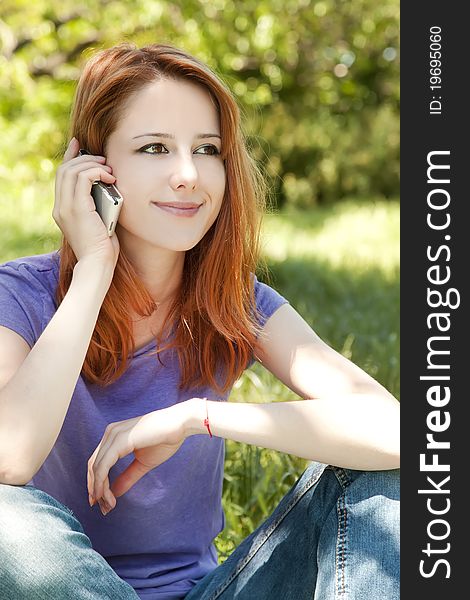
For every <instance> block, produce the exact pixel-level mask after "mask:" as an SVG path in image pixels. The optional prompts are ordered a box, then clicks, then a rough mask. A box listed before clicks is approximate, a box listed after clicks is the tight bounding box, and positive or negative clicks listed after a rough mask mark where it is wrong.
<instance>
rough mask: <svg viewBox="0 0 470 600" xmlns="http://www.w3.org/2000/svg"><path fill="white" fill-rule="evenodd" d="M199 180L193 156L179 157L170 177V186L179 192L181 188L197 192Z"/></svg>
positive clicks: (176, 158)
mask: <svg viewBox="0 0 470 600" xmlns="http://www.w3.org/2000/svg"><path fill="white" fill-rule="evenodd" d="M197 180H198V172H197V169H196V165H195V164H194V161H193V158H192V155H191V156H186V155H184V156H181V155H179V156H177V157H175V161H174V164H173V168H172V171H171V175H170V186H171V187H172V189H174V190H177V189H180V188H181V187H182V188H184V189H187V190H195V189H196V185H197Z"/></svg>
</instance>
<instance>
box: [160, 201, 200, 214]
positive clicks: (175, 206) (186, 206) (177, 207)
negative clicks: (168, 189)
mask: <svg viewBox="0 0 470 600" xmlns="http://www.w3.org/2000/svg"><path fill="white" fill-rule="evenodd" d="M152 204H153V206H156V207H157V208H159V209H160V210H164V211H165V212H169V213H171V214H173V215H177V216H179V217H192V216H193V215H195V214H196V213H197V212H198V210H199V208H200V207H201V204H198V203H197V202H152Z"/></svg>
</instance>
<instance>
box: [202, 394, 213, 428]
mask: <svg viewBox="0 0 470 600" xmlns="http://www.w3.org/2000/svg"><path fill="white" fill-rule="evenodd" d="M206 415H207V416H206V418H205V419H204V425H205V426H206V427H207V431H208V432H209V435H210V436H211V437H212V431H211V428H210V425H209V411H208V409H207V398H206Z"/></svg>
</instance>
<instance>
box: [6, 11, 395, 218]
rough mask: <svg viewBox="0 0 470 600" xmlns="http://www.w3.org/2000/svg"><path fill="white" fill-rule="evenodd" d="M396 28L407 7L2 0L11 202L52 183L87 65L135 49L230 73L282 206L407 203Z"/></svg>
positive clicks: (250, 139) (249, 130)
mask: <svg viewBox="0 0 470 600" xmlns="http://www.w3.org/2000/svg"><path fill="white" fill-rule="evenodd" d="M398 23H399V2H398V0H383V2H381V3H379V4H377V3H376V2H374V1H373V0H321V1H316V2H313V1H310V0H269V1H267V0H185V1H184V2H171V1H170V2H165V1H159V0H81V1H80V2H77V1H72V0H60V1H59V0H35V2H27V1H25V0H16V1H15V0H2V4H1V7H0V44H1V45H0V127H1V130H2V134H3V135H2V137H1V139H0V157H1V160H0V194H1V195H2V196H3V195H4V194H5V193H7V194H8V196H9V197H10V198H11V197H14V196H15V195H17V194H21V190H22V189H24V187H25V186H33V185H35V184H37V183H38V182H39V183H40V182H43V183H47V182H50V181H51V180H52V179H53V175H54V170H55V167H56V165H57V162H58V160H59V156H60V155H61V154H62V150H63V147H64V143H65V142H66V140H65V136H66V132H67V121H68V117H69V113H70V105H71V100H72V94H73V90H74V87H75V81H76V79H77V77H78V75H79V72H80V68H81V66H82V64H83V62H84V61H85V60H86V58H87V57H89V56H90V55H91V54H92V53H93V51H95V50H96V49H99V48H102V47H108V46H111V45H114V44H116V43H118V42H120V41H123V40H128V41H132V42H135V43H136V44H138V45H145V44H148V43H153V42H167V43H172V44H175V45H177V46H180V47H182V48H184V49H186V50H188V51H189V52H192V53H194V54H195V55H197V56H199V57H200V58H201V59H202V60H204V61H206V62H207V63H208V64H209V65H210V66H211V67H213V68H214V69H215V70H216V71H217V72H218V73H219V75H220V76H221V77H222V78H223V79H224V80H225V81H226V82H227V83H228V84H229V86H230V87H231V88H232V89H233V91H234V93H235V95H236V96H237V98H238V100H239V101H240V105H241V107H242V110H243V112H244V116H245V126H244V127H245V133H246V134H247V137H248V143H249V146H250V148H251V149H252V151H253V153H254V155H255V156H256V158H257V159H258V160H259V161H260V163H261V165H262V166H263V168H264V169H265V171H266V173H267V174H268V175H269V176H270V177H271V178H272V182H273V190H274V191H275V197H276V202H277V204H278V205H279V206H281V205H283V204H285V203H289V204H291V205H296V206H299V207H306V208H307V207H310V206H313V205H314V204H315V203H322V202H331V201H335V200H338V199H341V198H342V197H344V196H351V195H360V196H363V197H364V196H369V195H374V196H377V195H382V196H384V197H391V196H397V195H398V176H399V170H398V169H399V166H398V165H399V120H398V113H399V78H398V68H399V67H398V37H399V31H398V26H399V25H398ZM12 181H14V184H13V183H12Z"/></svg>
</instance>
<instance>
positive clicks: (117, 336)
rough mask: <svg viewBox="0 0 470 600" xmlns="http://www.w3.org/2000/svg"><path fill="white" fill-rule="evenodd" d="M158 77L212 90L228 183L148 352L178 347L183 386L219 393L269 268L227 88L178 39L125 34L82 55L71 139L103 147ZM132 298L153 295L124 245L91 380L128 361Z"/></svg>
mask: <svg viewBox="0 0 470 600" xmlns="http://www.w3.org/2000/svg"><path fill="white" fill-rule="evenodd" d="M161 79H175V80H189V81H190V82H192V83H195V84H198V85H200V86H203V87H204V88H205V89H206V90H207V91H208V92H209V94H210V97H211V99H212V101H213V102H214V105H215V107H216V109H217V112H218V116H219V120H220V128H221V137H222V148H221V149H222V153H221V154H222V159H223V160H224V164H225V171H226V186H225V195H224V199H223V202H222V206H221V209H220V213H219V215H218V217H217V219H216V221H215V222H214V224H213V225H212V227H211V228H210V230H209V231H208V232H207V233H206V234H205V236H204V237H203V239H202V240H201V241H200V242H199V243H198V244H197V245H196V246H195V247H194V248H192V249H190V250H188V251H187V252H186V254H185V262H184V268H183V277H182V282H181V285H180V288H179V290H178V293H177V295H176V297H175V299H174V301H173V303H172V305H171V306H170V309H169V314H168V319H167V320H166V326H165V327H164V331H163V332H161V334H160V335H159V336H158V337H157V348H156V350H155V354H157V356H158V359H159V360H160V362H162V360H161V356H162V353H163V352H164V351H165V350H169V349H170V348H174V350H175V351H176V352H177V356H178V360H179V364H180V368H181V380H180V382H179V387H180V389H189V388H191V387H198V386H205V385H209V386H211V387H212V388H213V389H215V390H216V391H217V392H218V393H224V392H226V391H227V390H228V389H229V388H230V387H231V386H232V385H233V383H234V382H235V380H236V379H237V378H238V377H239V376H240V375H241V373H242V372H243V370H244V369H245V368H246V364H247V362H248V360H249V359H250V357H251V356H252V353H253V352H254V351H255V349H256V345H257V339H258V336H259V333H260V326H259V315H258V313H257V310H256V305H255V298H254V279H253V274H254V273H255V270H256V269H257V268H264V270H265V271H266V268H265V264H264V263H263V262H261V261H260V237H259V236H260V225H261V217H262V214H263V212H264V209H265V202H266V199H267V198H268V192H269V189H268V185H267V182H266V179H265V178H264V177H263V175H262V173H261V171H260V169H259V167H258V166H257V164H256V161H255V160H254V159H253V158H252V156H251V155H250V152H249V150H248V147H247V143H246V138H245V135H244V133H243V131H242V125H241V121H240V110H239V107H238V105H237V102H236V100H235V98H234V97H233V95H232V93H231V91H230V90H229V88H228V87H227V86H226V84H225V83H224V82H223V81H222V80H221V79H220V78H219V77H218V76H217V75H216V74H215V73H214V72H213V71H212V70H211V69H210V68H209V67H208V66H207V65H205V64H204V63H202V62H201V61H199V60H198V59H197V58H195V57H193V56H191V55H189V54H187V53H186V52H184V51H183V50H181V49H179V48H176V47H174V46H171V45H164V44H152V45H149V46H146V47H143V48H137V47H136V46H135V45H134V44H131V43H129V42H124V43H121V44H119V45H117V46H114V47H112V48H108V49H104V50H100V51H98V52H97V53H96V54H95V55H93V56H92V58H91V59H90V60H88V62H87V63H86V64H85V66H84V69H83V71H82V73H81V76H80V79H79V81H78V85H77V88H76V91H75V97H74V102H73V106H72V115H71V121H70V131H69V139H70V138H71V137H72V136H75V137H76V138H77V139H78V140H79V142H80V145H81V147H85V148H87V149H88V150H89V151H90V152H91V153H92V154H95V155H105V153H104V150H105V146H106V141H107V138H108V137H109V136H110V135H111V133H113V131H114V130H115V129H116V127H117V124H118V122H119V119H120V117H121V116H122V115H123V113H124V111H125V109H126V104H127V102H128V101H129V100H130V99H131V97H132V96H133V95H134V94H135V93H136V92H138V91H139V90H141V89H142V88H143V87H145V86H146V85H148V84H150V83H153V82H155V81H158V80H161ZM118 183H119V182H118ZM59 255H60V271H59V283H58V287H57V302H58V304H60V302H61V301H62V300H63V298H64V296H65V294H66V292H67V290H68V289H69V286H70V283H71V280H72V274H73V268H74V266H75V264H76V262H77V260H76V257H75V255H74V253H73V250H72V248H71V246H70V245H69V244H68V242H67V240H66V239H65V237H64V236H62V243H61V247H60V250H59ZM130 307H132V309H133V310H134V311H135V312H136V313H137V314H138V315H141V316H143V317H146V316H150V315H151V314H152V313H153V312H154V311H155V310H156V308H157V305H156V303H155V301H154V300H153V299H152V297H151V295H150V293H149V292H148V290H147V289H146V287H145V285H144V283H143V281H142V280H141V279H140V278H139V276H138V274H137V272H136V270H135V268H134V266H133V265H132V263H131V261H130V260H129V259H128V258H127V257H126V255H125V253H124V252H123V250H122V249H121V251H120V253H119V258H118V261H117V264H116V268H115V271H114V276H113V280H112V283H111V285H110V288H109V290H108V293H107V295H106V297H105V299H104V301H103V304H102V307H101V310H100V313H99V316H98V320H97V323H96V326H95V329H94V332H93V335H92V338H91V341H90V345H89V348H88V351H87V354H86V357H85V361H84V364H83V369H82V375H83V376H84V377H85V378H86V379H87V380H88V381H90V382H92V383H95V384H98V385H101V386H106V385H109V384H110V383H112V382H114V381H116V380H117V379H118V378H119V377H120V376H121V375H122V374H123V373H124V372H125V370H126V368H127V367H128V361H129V358H130V357H132V354H133V353H134V352H135V342H134V337H133V328H132V320H131V317H130V314H129V308H130ZM170 333H171V335H170ZM162 364H163V363H162Z"/></svg>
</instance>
